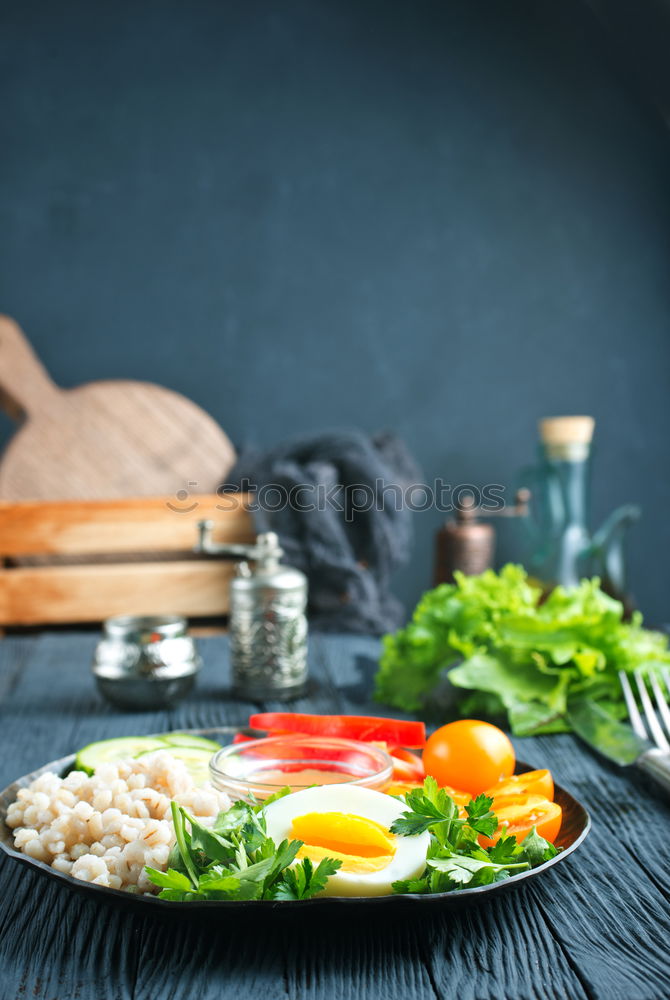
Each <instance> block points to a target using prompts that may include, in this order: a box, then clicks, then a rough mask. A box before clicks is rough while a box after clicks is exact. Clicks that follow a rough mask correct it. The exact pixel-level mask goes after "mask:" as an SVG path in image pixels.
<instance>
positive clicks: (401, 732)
mask: <svg viewBox="0 0 670 1000" xmlns="http://www.w3.org/2000/svg"><path fill="white" fill-rule="evenodd" d="M249 726H250V727H251V728H252V729H264V730H266V731H267V730H277V729H283V730H284V732H291V733H303V734H304V735H306V736H340V737H342V738H344V739H349V740H361V741H363V742H374V741H384V742H386V743H392V744H394V745H395V746H400V747H423V746H424V745H425V742H426V727H425V725H424V724H423V722H404V721H403V720H402V719H380V718H377V717H376V716H373V715H303V714H302V713H300V712H260V713H259V714H257V715H252V716H250V718H249Z"/></svg>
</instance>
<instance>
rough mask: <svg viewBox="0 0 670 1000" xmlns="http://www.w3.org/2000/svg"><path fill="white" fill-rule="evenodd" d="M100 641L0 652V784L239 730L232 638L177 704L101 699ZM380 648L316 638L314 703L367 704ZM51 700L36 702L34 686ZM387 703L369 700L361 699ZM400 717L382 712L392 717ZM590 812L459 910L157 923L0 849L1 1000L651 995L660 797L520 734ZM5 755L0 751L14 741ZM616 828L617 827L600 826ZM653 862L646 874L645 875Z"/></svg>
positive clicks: (659, 963) (660, 864)
mask: <svg viewBox="0 0 670 1000" xmlns="http://www.w3.org/2000/svg"><path fill="white" fill-rule="evenodd" d="M97 638H98V637H97V636H96V635H92V634H90V633H86V634H83V633H73V632H59V633H57V634H43V635H41V636H39V637H35V636H32V637H30V638H16V637H10V638H8V639H7V640H6V641H5V642H4V643H0V729H1V731H2V733H3V738H4V745H5V746H6V747H7V748H9V749H8V752H7V753H5V754H4V755H2V756H0V787H2V786H4V785H5V784H8V783H9V781H11V780H12V779H14V778H15V777H17V776H18V775H19V774H24V773H26V772H27V771H29V770H32V769H33V768H35V767H38V766H40V765H41V764H43V763H45V762H46V761H47V760H51V759H54V758H56V757H59V756H61V755H62V754H65V753H68V752H71V751H73V750H75V749H76V748H78V747H80V746H83V745H84V744H86V743H88V742H90V741H92V740H95V739H104V738H106V737H112V736H121V735H131V734H133V733H149V732H158V731H161V730H163V729H168V728H182V727H185V728H188V727H190V726H198V725H202V726H213V725H217V724H226V723H228V724H240V725H243V724H244V723H245V722H246V720H247V718H248V715H249V712H250V710H251V708H252V707H253V708H254V709H266V708H269V707H270V704H269V703H262V704H261V703H259V704H258V705H253V706H252V705H250V703H248V702H240V701H237V700H235V699H233V698H231V697H229V695H228V691H229V684H230V671H229V643H228V640H227V639H226V638H225V637H217V638H212V639H203V640H201V641H200V642H199V650H200V653H201V655H202V658H203V669H202V672H201V674H200V675H199V677H198V681H197V684H196V687H195V689H194V691H193V693H192V694H191V695H189V697H188V698H187V699H186V700H184V701H183V702H180V703H179V704H178V705H175V706H174V707H173V708H171V709H170V710H169V711H153V712H149V711H147V712H136V713H129V712H120V711H117V710H113V709H111V708H109V707H108V706H107V705H105V703H104V702H102V700H101V699H100V697H99V696H98V695H97V693H96V690H95V687H94V685H93V682H92V678H91V677H90V674H89V673H88V669H87V667H88V664H89V663H90V660H91V657H92V654H93V649H94V646H95V643H96V641H97ZM378 652H379V644H378V643H377V642H376V641H374V640H372V639H370V638H367V637H344V638H342V637H334V636H327V637H324V636H320V635H317V636H313V638H312V646H311V653H310V658H311V670H312V680H313V686H312V691H311V693H310V696H309V697H308V698H305V699H301V700H300V701H299V702H297V703H296V704H297V705H299V706H300V707H301V708H302V707H304V708H305V709H308V708H310V707H312V708H314V709H317V710H320V711H331V712H332V711H338V710H349V711H358V712H361V711H363V712H367V711H368V709H369V708H372V707H373V706H375V703H374V702H371V701H370V700H369V699H370V684H371V678H372V673H373V672H374V663H375V660H376V658H377V655H378ZM45 692H48V697H45ZM376 710H377V711H380V712H383V711H384V707H383V706H380V705H378V704H377V705H376ZM394 714H395V713H394ZM517 744H518V750H519V756H523V758H525V759H527V760H529V761H530V762H532V763H534V764H538V765H541V764H542V765H545V766H548V767H551V768H552V769H553V770H554V771H555V774H556V778H557V779H558V780H559V782H560V783H561V784H567V785H568V787H570V788H571V789H572V790H573V791H574V792H575V793H576V794H577V795H579V797H580V798H582V799H583V801H584V802H585V803H586V804H587V806H588V807H589V809H590V810H591V811H592V813H593V820H594V826H593V832H592V834H591V835H590V837H589V838H588V839H587V841H586V842H585V844H584V846H583V847H582V848H581V849H580V850H579V851H578V852H577V853H576V854H575V855H574V856H573V857H572V858H570V859H569V860H567V861H566V863H565V864H561V865H560V866H558V867H557V868H554V869H553V870H552V871H551V872H548V873H547V874H546V876H544V877H543V878H541V879H538V880H537V881H536V882H534V883H531V884H530V885H528V886H527V888H526V889H524V890H517V891H514V892H510V893H509V894H507V895H500V896H498V897H497V898H496V899H495V900H490V901H489V900H487V901H486V902H481V903H479V904H477V905H469V906H466V907H464V908H463V910H460V911H458V912H451V911H444V910H441V909H439V908H438V909H430V908H428V909H426V910H424V909H423V907H422V906H419V907H417V908H416V909H412V910H411V911H409V910H408V911H396V910H394V909H393V908H391V910H390V912H389V914H388V915H385V912H384V909H383V908H380V909H379V910H375V911H374V913H373V916H372V918H371V917H370V916H369V911H365V913H364V915H362V914H359V913H357V912H356V910H355V909H350V908H346V909H345V910H344V911H343V912H342V913H341V915H340V916H339V917H337V916H336V915H333V916H329V917H326V916H325V915H323V914H321V915H319V916H318V919H317V917H316V915H315V914H314V913H313V911H309V913H308V914H307V915H305V916H304V917H303V916H302V915H301V914H300V913H299V911H296V912H295V913H294V914H293V916H292V917H289V915H284V914H282V915H280V914H278V913H277V912H276V911H274V910H273V909H272V908H271V907H269V908H268V910H267V912H266V913H263V914H261V915H254V918H253V922H252V921H251V920H245V919H241V918H240V919H232V918H231V917H230V916H226V917H225V918H224V917H223V916H219V915H217V917H216V918H214V917H213V916H212V914H211V913H206V914H202V915H196V914H191V913H188V911H185V912H184V913H183V914H182V913H179V914H178V915H175V916H174V917H172V918H170V919H168V918H164V919H158V918H157V917H156V916H155V915H154V914H151V915H146V914H144V912H143V911H142V910H141V907H139V906H137V907H135V906H133V904H132V903H130V905H129V908H128V909H124V908H121V907H120V906H116V905H110V904H109V903H108V902H106V901H104V902H103V901H101V900H99V899H94V898H93V897H92V896H89V897H88V898H87V897H86V896H84V895H81V896H80V895H78V894H76V893H74V892H71V891H69V890H68V889H67V888H65V887H64V886H61V885H58V884H55V883H53V884H52V883H50V882H49V881H47V880H46V879H44V878H42V877H40V876H39V875H37V874H35V873H32V872H30V871H27V870H24V869H23V868H21V867H20V866H19V865H18V864H17V863H16V862H14V861H12V860H11V859H8V858H2V857H0V969H2V988H1V989H0V994H1V995H2V996H3V997H5V996H6V997H7V998H8V1000H9V998H14V997H17V998H18V997H21V998H28V997H36V998H38V1000H51V998H54V997H58V998H61V1000H65V998H70V997H77V998H78V1000H131V998H132V1000H169V998H176V997H188V998H189V1000H236V998H246V997H251V996H257V995H259V996H264V997H267V998H268V1000H289V998H290V1000H317V998H328V1000H331V998H332V1000H379V998H381V997H383V998H384V1000H440V998H443V997H444V998H446V997H456V996H458V997H459V1000H482V998H485V997H495V998H496V1000H520V998H527V1000H561V998H562V1000H585V998H588V1000H623V998H625V1000H655V998H660V997H665V996H667V995H668V981H669V977H670V958H669V955H668V948H667V940H668V936H669V935H670V916H669V909H668V889H667V886H666V882H667V878H666V872H667V871H668V866H669V865H670V845H669V841H668V838H667V837H663V836H659V831H663V830H665V829H666V828H667V826H668V823H669V822H670V806H669V805H668V803H667V802H666V801H665V800H664V799H663V797H662V796H660V795H659V794H658V792H657V791H655V790H654V789H653V788H651V787H650V786H648V785H646V784H642V783H640V782H639V781H635V780H634V779H633V778H632V777H631V776H630V775H628V774H627V773H626V772H622V771H621V770H619V769H615V768H613V767H609V766H608V765H607V764H604V763H603V762H601V761H600V760H598V759H596V757H595V756H594V755H592V754H590V753H589V752H588V751H587V750H585V749H584V747H582V746H581V745H580V744H578V743H577V741H576V740H575V739H574V738H573V737H571V736H570V735H559V736H548V737H541V738H535V739H525V740H523V741H517ZM9 750H11V752H9ZM613 830H615V831H616V835H614V834H613V832H612V831H613ZM642 866H646V867H648V868H649V875H646V874H645V871H644V868H643V867H642Z"/></svg>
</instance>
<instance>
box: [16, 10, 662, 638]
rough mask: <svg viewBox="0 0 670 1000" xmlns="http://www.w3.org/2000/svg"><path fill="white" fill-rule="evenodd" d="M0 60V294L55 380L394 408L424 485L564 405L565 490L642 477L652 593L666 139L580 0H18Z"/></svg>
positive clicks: (318, 408)
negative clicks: (590, 468) (582, 418)
mask: <svg viewBox="0 0 670 1000" xmlns="http://www.w3.org/2000/svg"><path fill="white" fill-rule="evenodd" d="M0 73H1V85H2V101H1V104H0V128H1V130H2V131H1V135H0V179H1V186H0V246H1V257H0V311H4V312H7V313H10V314H11V315H13V316H15V317H16V318H17V319H18V320H19V322H20V323H21V325H22V326H23V327H24V329H25V330H26V331H27V333H28V334H29V336H30V337H31V339H32V340H33V343H34V344H35V346H36V348H37V350H38V352H39V353H40V354H41V356H42V357H43V359H44V360H45V362H46V364H47V365H48V367H49V368H50V370H51V372H52V373H53V375H54V377H55V378H56V379H57V380H58V381H59V382H60V383H62V384H63V385H65V386H68V385H74V384H76V383H77V382H81V381H84V380H88V379H94V378H99V377H116V376H127V377H135V378H142V379H149V380H152V381H156V382H160V383H164V384H166V385H169V386H172V387H173V388H175V389H178V390H180V391H182V392H184V393H186V394H187V395H189V396H191V397H193V398H194V399H195V400H197V401H198V402H199V403H200V404H201V405H203V406H204V407H206V408H207V409H208V410H210V411H211V413H212V414H213V415H214V416H215V417H217V418H218V420H219V421H220V422H221V423H222V425H223V426H224V427H225V428H226V429H227V431H228V432H229V434H230V435H231V436H232V437H233V439H234V440H235V441H236V442H238V443H243V442H253V443H255V444H258V445H270V444H272V443H274V442H276V441H278V440H280V439H282V438H287V437H289V436H292V435H296V434H299V433H301V432H302V431H304V430H305V429H310V430H312V429H318V428H324V429H325V428H329V427H333V426H342V425H356V426H359V427H362V428H364V429H367V430H375V429H379V428H382V427H388V428H392V429H394V430H396V431H397V432H398V433H399V434H401V435H402V436H403V437H404V438H405V440H406V441H407V443H408V445H409V446H410V448H411V449H412V450H413V451H414V453H415V454H416V456H417V457H418V459H419V460H420V462H421V463H422V465H423V467H424V470H425V472H426V474H427V476H429V477H431V478H432V477H434V476H437V475H442V476H444V478H445V479H446V480H447V481H449V482H452V483H460V482H464V481H474V482H476V483H485V482H501V483H506V484H511V483H512V482H513V480H514V473H515V470H516V469H517V468H518V467H519V466H520V465H523V464H525V463H526V462H527V461H528V460H529V459H530V458H531V456H532V452H533V448H534V440H535V420H536V418H537V417H538V416H541V415H546V414H554V413H581V412H587V413H593V414H594V415H595V417H596V418H597V421H598V430H597V441H598V455H597V467H596V478H595V487H594V515H595V517H596V518H597V519H599V518H602V517H603V516H604V515H605V514H606V513H607V512H608V511H609V510H610V509H611V508H612V507H613V506H614V505H615V504H618V503H620V502H623V501H627V500H640V501H642V503H643V506H644V520H643V521H642V522H641V523H640V524H639V526H637V527H636V528H635V529H634V533H633V535H632V537H631V566H632V570H631V572H632V582H633V585H634V589H635V592H636V594H637V596H638V599H639V602H640V604H641V606H642V609H643V610H644V611H645V612H646V613H647V615H648V617H649V618H650V619H651V620H653V621H656V622H660V621H664V620H668V605H667V595H668V583H669V576H670V573H669V570H668V561H667V553H668V542H669V541H670V522H669V519H668V513H667V511H668V507H669V502H670V481H669V477H668V469H667V440H668V432H669V430H670V427H669V424H670V409H669V407H668V405H667V399H668V395H667V394H668V388H669V387H668V374H669V372H670V366H669V364H668V362H669V361H670V358H669V356H668V355H669V354H670V338H669V337H668V334H669V329H670V303H669V301H668V300H669V287H670V286H669V284H668V271H669V268H668V265H669V263H670V241H669V234H670V184H669V182H668V181H669V172H668V171H669V167H670V147H669V144H668V136H667V132H666V129H665V126H664V125H663V122H662V118H661V116H660V115H659V114H658V112H657V111H656V109H655V107H654V105H653V103H652V102H651V101H647V100H646V99H645V97H644V95H643V93H642V92H641V91H638V90H637V89H636V87H635V85H634V84H633V83H631V79H630V78H629V76H628V74H627V71H626V69H625V66H624V65H623V64H622V62H621V61H620V60H618V59H617V58H616V56H615V55H614V54H613V50H612V49H611V47H610V43H609V40H608V38H607V34H606V32H604V31H603V30H602V29H601V27H600V26H599V25H598V23H597V21H596V19H595V17H594V15H593V13H592V11H591V10H589V9H588V8H587V7H586V6H585V5H583V4H582V3H580V2H579V0H565V2H563V3H561V4H556V3H553V2H550V0H540V2H538V0H527V2H524V0H505V2H503V0H500V2H484V0H482V2H473V0H462V2H448V0H443V2H428V0H419V2H414V3H408V2H406V0H383V2H377V3H374V2H359V0H350V2H334V0H283V2H265V3H260V2H256V3H254V2H249V0H247V2H245V3H232V2H215V0H211V2H194V3H183V2H180V3H167V2H164V3H150V2H148V3H147V2H143V3H131V2H128V0H117V2H116V3H114V4H105V5H100V4H91V3H88V2H87V3H84V2H69V3H65V4H64V5H61V4H54V3H46V2H45V3H36V2H31V0H27V2H24V3H22V4H11V5H9V4H5V5H4V7H3V25H2V30H0ZM9 429H10V425H9V422H8V421H5V422H3V423H2V425H1V426H0V431H1V432H2V434H3V435H4V436H6V435H7V434H8V433H9ZM438 522H439V515H436V514H435V513H425V514H420V515H419V514H417V515H416V527H417V543H416V551H415V555H414V558H413V561H412V565H411V566H410V567H408V568H407V569H406V570H405V571H403V572H402V573H401V574H400V575H399V578H398V587H397V589H398V592H399V594H400V596H402V597H403V598H404V599H405V600H406V602H407V603H408V605H409V604H413V603H414V601H415V600H416V598H417V597H418V595H419V593H420V591H421V590H422V589H423V588H424V587H425V586H426V585H427V584H428V583H429V580H430V573H431V567H430V562H431V549H432V533H433V530H434V529H435V527H436V525H437V523H438ZM514 545H515V539H514V535H513V533H512V532H510V531H506V532H505V533H504V536H503V539H502V551H501V557H505V556H507V555H514V553H515V549H514Z"/></svg>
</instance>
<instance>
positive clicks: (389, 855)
mask: <svg viewBox="0 0 670 1000" xmlns="http://www.w3.org/2000/svg"><path fill="white" fill-rule="evenodd" d="M406 809H407V807H406V806H405V805H404V804H403V803H402V802H399V801H398V800H397V799H394V798H392V797H391V796H390V795H384V794H383V793H382V792H375V791H372V790H371V789H369V788H361V787H360V786H358V785H322V786H321V787H319V788H307V789H305V790H304V791H302V792H293V793H292V794H291V795H286V796H285V797H284V798H283V799H278V800H277V801H276V802H272V803H271V804H270V805H269V806H267V807H266V809H265V819H266V823H267V832H268V837H271V838H272V839H273V840H274V842H275V844H280V843H281V841H282V840H301V841H302V842H303V846H302V847H301V848H300V851H299V853H298V856H297V860H299V859H300V858H309V859H310V861H312V862H313V863H314V865H315V866H316V865H318V863H319V861H321V860H322V858H336V859H337V860H339V861H341V862H342V866H341V868H340V869H339V870H338V871H337V872H335V874H334V875H331V877H330V878H329V879H328V882H327V884H326V887H325V889H324V890H323V891H322V892H321V895H322V896H386V895H389V894H390V893H392V892H393V889H392V884H393V882H397V881H400V880H401V879H410V878H418V877H419V876H420V875H422V874H423V871H424V869H425V867H426V853H427V851H428V846H429V843H430V834H428V833H421V834H419V835H418V836H414V837H401V836H397V835H396V834H393V833H391V831H390V827H391V825H392V823H393V822H394V821H395V820H396V819H399V818H400V816H401V815H402V814H403V812H405V811H406Z"/></svg>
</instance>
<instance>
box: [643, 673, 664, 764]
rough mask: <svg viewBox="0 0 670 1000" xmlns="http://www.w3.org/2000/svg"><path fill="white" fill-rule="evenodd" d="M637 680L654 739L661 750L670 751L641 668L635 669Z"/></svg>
mask: <svg viewBox="0 0 670 1000" xmlns="http://www.w3.org/2000/svg"><path fill="white" fill-rule="evenodd" d="M635 681H636V683H637V689H638V691H639V693H640V699H641V701H642V707H643V709H644V714H645V718H646V720H647V725H648V726H649V730H650V732H651V735H652V738H653V741H654V743H655V744H656V746H657V747H658V748H659V749H660V750H668V751H670V743H668V741H667V740H666V738H665V733H664V732H663V730H662V729H661V726H660V724H659V721H658V719H657V718H656V712H654V706H653V705H652V703H651V698H650V697H649V692H648V691H647V685H646V684H645V683H644V677H643V675H642V671H641V670H639V669H638V670H636V671H635Z"/></svg>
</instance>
